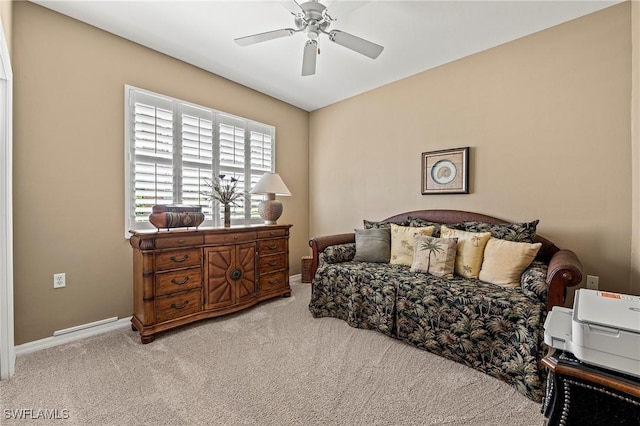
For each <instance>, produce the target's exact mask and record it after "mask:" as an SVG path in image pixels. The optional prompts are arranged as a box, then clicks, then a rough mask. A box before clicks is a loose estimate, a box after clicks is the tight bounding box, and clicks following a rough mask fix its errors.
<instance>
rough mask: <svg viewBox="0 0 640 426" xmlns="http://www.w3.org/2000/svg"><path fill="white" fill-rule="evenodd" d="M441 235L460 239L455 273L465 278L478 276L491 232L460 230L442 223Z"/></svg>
mask: <svg viewBox="0 0 640 426" xmlns="http://www.w3.org/2000/svg"><path fill="white" fill-rule="evenodd" d="M440 236H441V237H442V238H457V239H458V249H457V251H456V267H455V273H456V274H458V275H460V276H463V277H465V278H478V275H479V274H480V268H481V267H482V256H483V255H484V247H485V246H486V245H487V241H489V238H491V233H490V232H467V231H460V230H459V229H451V228H449V227H447V226H446V225H442V227H441V228H440Z"/></svg>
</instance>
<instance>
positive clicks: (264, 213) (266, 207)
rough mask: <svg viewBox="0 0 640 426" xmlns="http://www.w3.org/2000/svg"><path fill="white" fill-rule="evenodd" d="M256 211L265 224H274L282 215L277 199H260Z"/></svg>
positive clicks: (280, 204)
mask: <svg viewBox="0 0 640 426" xmlns="http://www.w3.org/2000/svg"><path fill="white" fill-rule="evenodd" d="M258 213H259V214H260V217H261V218H262V219H263V220H264V223H265V224H266V225H276V224H277V221H278V219H279V218H280V216H281V215H282V203H281V202H280V201H278V200H263V201H260V204H258Z"/></svg>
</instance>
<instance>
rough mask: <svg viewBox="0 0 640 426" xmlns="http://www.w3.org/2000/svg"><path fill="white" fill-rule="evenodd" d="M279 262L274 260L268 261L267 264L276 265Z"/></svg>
mask: <svg viewBox="0 0 640 426" xmlns="http://www.w3.org/2000/svg"><path fill="white" fill-rule="evenodd" d="M277 264H278V261H277V260H272V261H271V262H267V265H269V266H276V265H277Z"/></svg>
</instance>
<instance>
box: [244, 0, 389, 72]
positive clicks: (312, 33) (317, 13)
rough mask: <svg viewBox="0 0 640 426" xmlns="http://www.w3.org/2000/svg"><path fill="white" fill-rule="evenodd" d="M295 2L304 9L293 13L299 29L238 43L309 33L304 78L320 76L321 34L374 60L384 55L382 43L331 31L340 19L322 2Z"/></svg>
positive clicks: (303, 62) (314, 0) (290, 29)
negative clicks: (318, 65) (331, 13)
mask: <svg viewBox="0 0 640 426" xmlns="http://www.w3.org/2000/svg"><path fill="white" fill-rule="evenodd" d="M293 2H294V3H295V4H296V5H298V7H299V8H300V11H299V12H291V14H292V15H293V16H294V17H295V19H294V22H295V26H296V29H293V28H283V29H280V30H274V31H267V32H266V33H258V34H253V35H250V36H245V37H240V38H236V39H235V42H236V43H238V44H239V45H240V46H249V45H251V44H255V43H260V42H263V41H268V40H273V39H276V38H281V37H288V36H292V35H294V34H296V33H299V32H305V33H306V34H307V38H308V40H307V43H306V44H305V46H304V53H303V56H302V75H303V76H305V75H313V74H315V73H316V59H317V54H318V53H320V51H319V49H318V41H317V40H318V37H319V36H320V34H326V35H328V36H329V40H331V41H332V42H334V43H336V44H339V45H340V46H344V47H346V48H347V49H351V50H353V51H354V52H358V53H360V54H362V55H365V56H368V57H369V58H371V59H376V58H377V57H378V56H380V53H382V50H383V49H384V47H382V46H380V45H379V44H376V43H372V42H370V41H368V40H365V39H363V38H360V37H357V36H354V35H352V34H349V33H345V32H344V31H340V30H331V31H328V28H329V25H331V22H333V21H336V20H337V19H335V18H333V17H331V16H330V15H329V13H328V12H327V7H326V6H324V5H323V4H322V3H320V1H319V0H310V1H307V2H305V3H302V4H301V3H298V2H297V1H296V0H293Z"/></svg>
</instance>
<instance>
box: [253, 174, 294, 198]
mask: <svg viewBox="0 0 640 426" xmlns="http://www.w3.org/2000/svg"><path fill="white" fill-rule="evenodd" d="M249 192H250V193H251V194H276V195H291V191H289V188H287V185H285V184H284V182H283V181H282V178H281V177H280V175H279V174H278V173H265V174H264V175H262V177H261V178H260V180H259V181H258V183H256V185H255V186H254V187H253V188H252V189H251V191H249Z"/></svg>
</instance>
